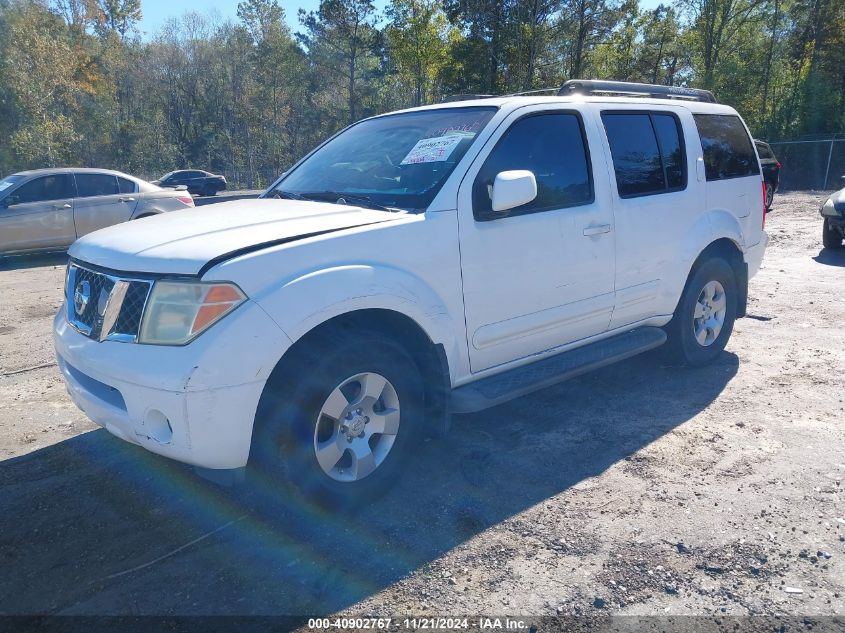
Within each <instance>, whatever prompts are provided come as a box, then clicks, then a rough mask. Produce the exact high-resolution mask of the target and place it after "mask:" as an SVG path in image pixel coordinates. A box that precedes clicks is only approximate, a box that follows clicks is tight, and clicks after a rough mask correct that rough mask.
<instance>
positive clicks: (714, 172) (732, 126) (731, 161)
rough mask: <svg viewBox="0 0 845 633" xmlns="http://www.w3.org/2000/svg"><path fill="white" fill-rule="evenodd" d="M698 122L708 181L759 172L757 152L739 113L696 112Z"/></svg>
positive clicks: (696, 122) (696, 121) (752, 174)
mask: <svg viewBox="0 0 845 633" xmlns="http://www.w3.org/2000/svg"><path fill="white" fill-rule="evenodd" d="M695 124H696V125H697V126H698V134H699V136H700V137H701V147H702V149H703V150H704V167H705V173H706V175H707V180H724V179H726V178H741V177H743V176H754V175H756V174H759V173H760V168H759V166H758V164H757V154H756V153H755V151H754V147H753V146H752V145H751V139H750V138H748V132H746V131H745V126H743V125H742V121H740V120H739V117H738V116H735V115H732V114H696V115H695Z"/></svg>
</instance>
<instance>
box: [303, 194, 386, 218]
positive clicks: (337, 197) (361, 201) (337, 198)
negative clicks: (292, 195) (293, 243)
mask: <svg viewBox="0 0 845 633" xmlns="http://www.w3.org/2000/svg"><path fill="white" fill-rule="evenodd" d="M297 195H301V196H302V197H303V198H304V199H306V200H318V201H320V202H331V203H333V204H343V202H341V200H343V201H344V202H352V203H354V204H357V205H358V206H362V207H368V208H370V209H376V210H378V211H391V212H393V213H395V212H397V211H402V209H397V208H396V207H386V206H384V205H383V204H379V203H378V202H373V200H372V199H371V198H370V197H369V196H360V195H356V194H354V193H343V192H342V191H309V192H308V193H303V194H297Z"/></svg>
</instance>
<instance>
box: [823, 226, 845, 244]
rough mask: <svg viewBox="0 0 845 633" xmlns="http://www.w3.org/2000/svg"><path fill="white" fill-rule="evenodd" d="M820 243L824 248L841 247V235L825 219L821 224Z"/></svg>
mask: <svg viewBox="0 0 845 633" xmlns="http://www.w3.org/2000/svg"><path fill="white" fill-rule="evenodd" d="M822 244H823V245H824V247H825V248H842V236H841V235H840V234H839V233H838V232H837V231H836V229H834V228H833V227H832V226H830V222H828V220H827V219H825V221H824V224H823V225H822Z"/></svg>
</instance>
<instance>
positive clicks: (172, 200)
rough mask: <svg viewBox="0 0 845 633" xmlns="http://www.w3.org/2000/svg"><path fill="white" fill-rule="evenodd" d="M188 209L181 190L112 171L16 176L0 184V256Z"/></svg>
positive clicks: (187, 198)
mask: <svg viewBox="0 0 845 633" xmlns="http://www.w3.org/2000/svg"><path fill="white" fill-rule="evenodd" d="M193 206H194V201H193V199H192V198H191V197H190V196H189V195H187V194H186V193H185V192H184V191H181V192H180V191H175V190H173V189H162V188H161V187H156V186H155V185H151V184H150V183H148V182H145V181H143V180H140V179H138V178H134V177H133V176H129V175H127V174H123V173H121V172H118V171H110V170H106V169H81V168H79V169H76V168H75V169H38V170H35V171H22V172H20V173H17V174H12V175H11V176H6V177H5V178H3V179H2V180H0V255H11V254H18V253H28V252H34V251H51V250H58V249H63V248H67V247H68V246H70V245H71V243H72V242H74V241H75V240H76V239H77V238H80V237H82V236H83V235H86V234H87V233H90V232H91V231H96V230H97V229H101V228H103V227H106V226H111V225H113V224H119V223H121V222H126V221H127V220H135V219H137V218H143V217H148V216H151V215H156V214H159V213H164V212H165V211H177V210H179V209H186V208H188V207H193Z"/></svg>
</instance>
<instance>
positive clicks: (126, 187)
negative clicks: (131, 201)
mask: <svg viewBox="0 0 845 633" xmlns="http://www.w3.org/2000/svg"><path fill="white" fill-rule="evenodd" d="M117 187H118V189H120V193H135V183H134V182H132V181H131V180H128V179H126V178H121V177H120V176H118V177H117Z"/></svg>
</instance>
